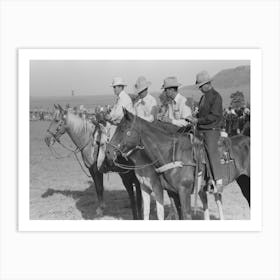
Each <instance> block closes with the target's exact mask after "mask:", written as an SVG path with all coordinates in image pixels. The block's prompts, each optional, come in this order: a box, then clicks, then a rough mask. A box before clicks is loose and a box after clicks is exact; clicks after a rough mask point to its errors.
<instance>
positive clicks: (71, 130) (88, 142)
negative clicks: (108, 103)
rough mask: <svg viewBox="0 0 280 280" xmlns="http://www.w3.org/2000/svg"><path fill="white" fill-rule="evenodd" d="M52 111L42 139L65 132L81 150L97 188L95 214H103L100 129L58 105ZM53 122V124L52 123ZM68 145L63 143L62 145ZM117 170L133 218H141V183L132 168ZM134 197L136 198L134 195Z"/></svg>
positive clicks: (53, 139)
mask: <svg viewBox="0 0 280 280" xmlns="http://www.w3.org/2000/svg"><path fill="white" fill-rule="evenodd" d="M54 107H55V112H54V116H53V120H52V121H51V123H50V126H49V128H48V130H47V133H48V135H47V136H46V137H45V142H46V143H47V145H48V146H50V145H53V144H54V143H55V142H58V143H60V144H62V143H61V142H60V137H61V136H62V135H63V134H64V133H67V134H68V135H69V137H70V138H71V140H72V141H73V143H74V144H75V145H76V147H77V148H76V150H74V151H73V153H75V154H76V153H78V152H81V155H82V159H83V162H84V165H85V166H86V167H87V169H88V170H89V173H90V175H91V177H92V179H93V181H94V185H95V188H96V193H97V198H98V207H97V210H96V214H97V216H102V215H103V211H104V208H105V203H104V198H103V193H104V186H103V173H102V172H100V171H99V170H98V166H101V164H102V162H103V160H104V158H102V153H99V150H100V149H101V146H100V137H101V131H100V126H99V123H98V122H95V123H92V122H91V121H89V120H87V119H82V118H80V117H79V116H77V115H75V114H73V113H71V112H70V111H67V110H64V109H63V108H62V107H61V106H60V105H54ZM55 124H56V125H55ZM62 145H63V144H62ZM63 146H64V147H65V148H67V147H66V146H65V145H63ZM116 172H118V173H119V175H120V177H121V179H122V182H123V184H124V186H125V188H126V190H127V192H128V195H129V198H130V203H131V208H132V214H133V219H135V220H136V219H141V218H142V198H141V189H140V184H139V182H138V180H137V178H136V176H135V173H134V171H129V172H127V170H121V169H120V168H118V169H117V170H116ZM134 187H135V189H136V196H135V194H134ZM135 197H136V198H135Z"/></svg>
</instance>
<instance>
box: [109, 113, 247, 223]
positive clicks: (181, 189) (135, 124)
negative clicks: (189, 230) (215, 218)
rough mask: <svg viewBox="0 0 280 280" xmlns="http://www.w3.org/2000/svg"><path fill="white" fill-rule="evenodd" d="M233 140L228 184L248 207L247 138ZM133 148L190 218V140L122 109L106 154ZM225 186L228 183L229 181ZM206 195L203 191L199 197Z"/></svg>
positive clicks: (111, 156) (124, 152)
mask: <svg viewBox="0 0 280 280" xmlns="http://www.w3.org/2000/svg"><path fill="white" fill-rule="evenodd" d="M231 140H232V151H233V154H234V158H235V169H234V172H232V174H231V176H230V179H231V181H233V180H236V181H237V183H238V184H239V186H240V188H241V190H242V193H243V195H244V197H245V198H246V199H247V201H248V203H249V204H250V139H249V138H248V137H246V136H236V137H234V138H232V139H231ZM136 147H142V149H144V151H145V153H146V155H147V157H148V158H149V161H150V162H153V163H154V168H155V170H156V171H158V172H161V173H162V176H163V178H164V179H165V181H166V182H167V183H168V184H167V185H166V187H167V190H168V192H169V194H172V195H173V197H175V198H176V200H177V202H178V203H177V204H178V207H177V209H178V210H179V211H180V212H181V217H182V218H183V219H191V193H192V191H193V188H194V182H195V179H196V178H195V174H196V172H195V168H196V165H195V164H194V161H193V144H192V142H191V139H190V137H186V136H185V135H181V134H178V133H170V131H169V130H166V129H162V128H160V127H159V125H158V124H157V123H149V122H147V121H145V120H143V119H141V118H138V117H136V116H134V115H132V114H131V113H129V112H128V111H126V110H124V118H123V119H122V121H121V123H120V124H119V125H118V127H117V129H116V132H115V134H114V136H113V138H112V139H111V141H110V145H107V151H106V155H107V157H108V158H109V159H110V160H113V161H114V160H115V159H116V157H117V155H118V153H121V154H122V155H123V156H126V155H128V154H130V153H131V151H133V150H134V149H135V148H136ZM227 183H230V182H229V181H228V182H227ZM202 193H205V192H204V188H202V190H201V192H200V194H202ZM200 197H201V199H202V202H203V206H204V210H207V209H208V206H207V196H206V197H205V196H203V195H200Z"/></svg>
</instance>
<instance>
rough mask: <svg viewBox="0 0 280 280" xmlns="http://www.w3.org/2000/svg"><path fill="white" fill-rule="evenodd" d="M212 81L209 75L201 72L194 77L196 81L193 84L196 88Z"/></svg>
mask: <svg viewBox="0 0 280 280" xmlns="http://www.w3.org/2000/svg"><path fill="white" fill-rule="evenodd" d="M212 80H213V79H212V78H210V75H209V74H208V72H207V71H201V72H199V73H198V74H197V75H196V81H195V84H196V86H197V87H198V88H200V87H201V86H203V85H205V84H207V83H209V82H211V81H212Z"/></svg>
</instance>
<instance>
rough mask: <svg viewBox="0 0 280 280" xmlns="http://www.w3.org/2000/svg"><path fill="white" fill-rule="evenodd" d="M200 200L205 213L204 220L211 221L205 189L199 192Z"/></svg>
mask: <svg viewBox="0 0 280 280" xmlns="http://www.w3.org/2000/svg"><path fill="white" fill-rule="evenodd" d="M198 195H199V197H200V200H201V202H202V206H203V211H204V220H210V214H209V208H208V197H207V192H206V191H205V187H204V188H201V189H200V190H199V192H198Z"/></svg>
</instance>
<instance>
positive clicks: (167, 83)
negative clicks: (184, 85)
mask: <svg viewBox="0 0 280 280" xmlns="http://www.w3.org/2000/svg"><path fill="white" fill-rule="evenodd" d="M179 86H181V84H179V83H178V81H177V78H176V77H167V78H165V79H164V81H163V85H162V87H161V88H162V89H166V88H172V87H179Z"/></svg>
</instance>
